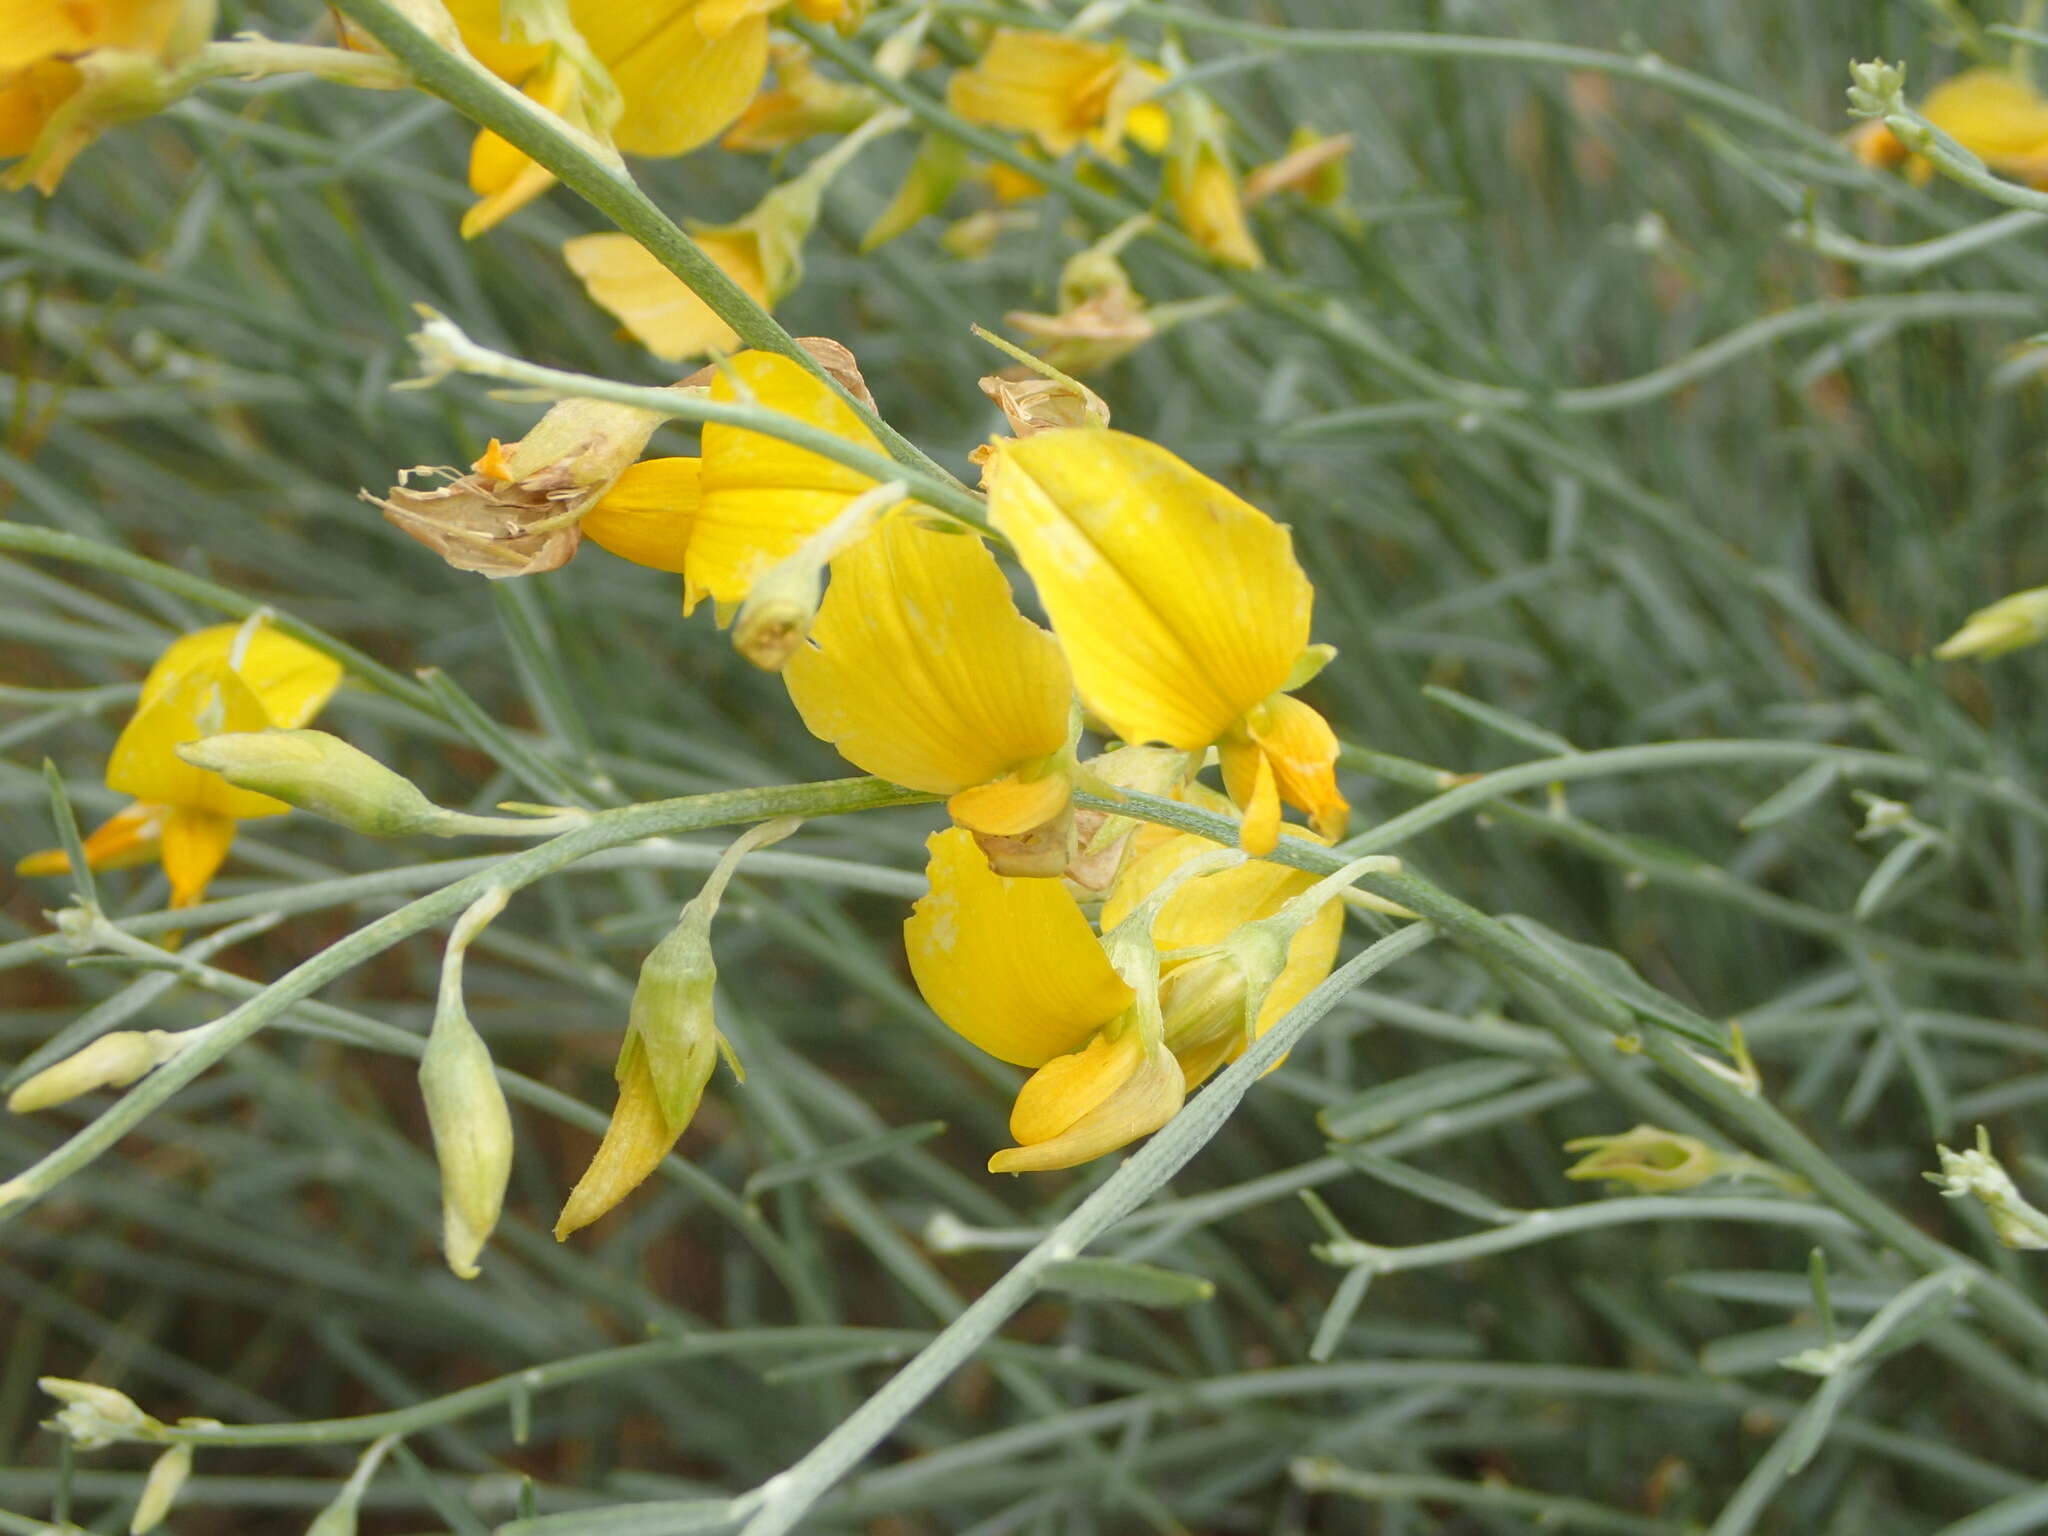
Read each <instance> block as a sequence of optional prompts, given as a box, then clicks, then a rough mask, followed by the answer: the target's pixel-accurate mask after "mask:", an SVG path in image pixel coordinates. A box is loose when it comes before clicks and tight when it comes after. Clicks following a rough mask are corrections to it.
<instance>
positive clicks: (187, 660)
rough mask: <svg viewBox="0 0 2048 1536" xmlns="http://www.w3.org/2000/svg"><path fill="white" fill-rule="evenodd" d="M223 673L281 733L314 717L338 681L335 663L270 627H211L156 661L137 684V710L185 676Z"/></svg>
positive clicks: (338, 669)
mask: <svg viewBox="0 0 2048 1536" xmlns="http://www.w3.org/2000/svg"><path fill="white" fill-rule="evenodd" d="M222 668H225V669H228V670H231V671H233V672H235V673H237V674H238V675H239V676H240V677H241V680H242V681H243V682H244V683H245V684H247V685H248V687H249V688H250V689H251V690H252V691H253V692H254V693H255V695H256V698H257V701H258V702H259V703H261V704H262V706H263V712H264V714H265V715H267V716H268V717H269V718H268V721H267V722H266V723H267V724H270V725H274V726H277V727H278V728H279V729H281V730H297V729H298V728H299V727H300V726H302V725H304V724H305V723H306V722H307V721H309V720H311V719H312V718H313V717H314V716H315V715H317V714H319V713H320V711H321V709H322V708H323V707H324V706H325V705H326V703H327V701H328V700H329V699H330V698H332V697H333V696H334V690H335V689H336V688H338V687H340V686H341V678H342V668H341V663H340V662H338V661H336V660H334V658H333V657H331V656H326V655H323V654H322V653H321V652H319V651H316V650H314V649H313V647H311V646H310V645H307V644H306V643H305V642H304V641H303V640H294V639H293V638H292V637H291V636H290V635H287V634H285V633H283V632H282V631H281V630H279V629H276V628H275V627H273V626H271V625H269V624H264V623H260V622H255V621H245V622H243V623H241V624H214V625H210V626H208V627H207V628H205V629H195V630H193V631H192V632H191V633H190V634H188V635H183V636H180V637H179V638H178V639H177V640H175V641H173V642H172V643H171V644H170V646H169V647H167V648H166V649H165V651H164V653H163V654H162V655H161V656H159V657H157V659H156V664H155V665H154V666H152V667H151V668H150V669H149V676H147V677H145V678H144V679H143V680H142V698H141V700H140V702H139V703H138V705H137V709H138V711H139V710H142V709H147V708H148V707H149V706H150V705H151V704H154V703H155V702H156V701H157V700H158V699H159V698H161V697H162V696H163V695H164V694H165V693H166V692H167V691H168V690H169V689H170V688H171V687H172V686H174V685H175V684H176V683H178V682H179V681H181V680H182V679H183V678H184V677H185V676H186V675H188V674H190V673H194V672H200V671H206V670H210V669H222ZM257 729H261V727H257Z"/></svg>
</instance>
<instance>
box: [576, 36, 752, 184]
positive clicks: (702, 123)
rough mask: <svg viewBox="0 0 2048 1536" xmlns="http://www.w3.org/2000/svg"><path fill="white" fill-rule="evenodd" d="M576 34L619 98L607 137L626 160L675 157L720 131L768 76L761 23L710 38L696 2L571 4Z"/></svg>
mask: <svg viewBox="0 0 2048 1536" xmlns="http://www.w3.org/2000/svg"><path fill="white" fill-rule="evenodd" d="M570 11H571V14H572V15H574V17H575V19H576V27H577V30H578V31H580V32H581V33H582V34H583V36H584V37H585V38H586V39H587V40H588V41H589V43H590V46H591V48H592V49H593V50H594V51H595V52H596V54H597V56H598V57H599V58H600V59H602V60H603V61H604V64H605V67H606V68H608V69H609V70H610V71H611V76H612V81H613V83H614V84H616V85H617V86H618V88H619V94H620V95H621V96H622V97H623V98H624V99H625V111H624V112H623V113H622V114H621V115H620V117H619V120H618V121H617V122H616V123H615V124H613V125H612V139H613V142H615V143H616V144H617V145H618V146H619V148H620V149H621V150H623V151H624V152H625V153H627V154H629V155H680V154H684V153H687V152H688V151H690V150H693V149H695V148H696V147H697V146H698V145H700V144H702V143H705V142H706V141H707V140H709V139H711V138H713V137H714V136H716V135H717V134H719V133H721V132H723V131H724V130H725V128H726V127H727V126H728V125H730V124H731V122H732V120H733V119H734V118H736V117H738V116H739V115H740V112H741V110H742V109H743V108H745V106H746V104H747V103H748V102H750V101H752V100H753V99H754V93H755V92H756V91H758V90H759V89H760V88H761V81H762V80H763V78H765V76H766V75H767V73H768V22H767V18H765V17H763V16H758V15H757V16H751V17H745V18H742V19H740V20H738V21H736V22H735V23H734V24H733V25H732V26H731V27H730V28H729V29H728V30H726V31H724V32H723V33H721V34H720V35H719V36H717V37H713V36H710V35H709V34H708V33H707V32H706V31H705V29H704V28H703V27H701V26H699V25H698V20H697V14H696V13H697V11H698V6H697V4H696V0H656V3H644V0H643V3H638V4H621V3H620V0H572V3H571V5H570Z"/></svg>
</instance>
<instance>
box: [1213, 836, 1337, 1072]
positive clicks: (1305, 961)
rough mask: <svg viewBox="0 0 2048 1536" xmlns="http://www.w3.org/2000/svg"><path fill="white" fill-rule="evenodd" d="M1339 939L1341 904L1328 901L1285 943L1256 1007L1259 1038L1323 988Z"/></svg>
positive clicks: (1333, 900)
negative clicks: (1262, 999)
mask: <svg viewBox="0 0 2048 1536" xmlns="http://www.w3.org/2000/svg"><path fill="white" fill-rule="evenodd" d="M1268 867H1270V866H1268ZM1343 937H1344V903H1343V901H1342V900H1341V899H1340V898H1337V897H1332V898H1331V899H1330V900H1329V901H1327V902H1325V903H1324V904H1323V906H1322V908H1321V910H1319V911H1318V912H1317V913H1316V915H1315V916H1314V917H1312V918H1310V919H1309V920H1308V922H1307V923H1305V924H1304V925H1303V926H1302V927H1301V928H1300V929H1299V930H1297V931H1296V933H1295V935H1294V937H1293V938H1292V939H1291V940H1289V941H1288V945H1287V964H1286V965H1285V966H1283V967H1282V968H1281V971H1280V974H1279V976H1277V977H1276V978H1275V979H1274V981H1273V985H1272V987H1271V988H1270V989H1269V990H1268V991H1267V993H1266V1000H1265V1002H1264V1003H1262V1004H1261V1005H1260V1006H1259V1017H1258V1021H1257V1032H1258V1033H1259V1034H1262V1035H1263V1034H1264V1033H1265V1032H1266V1031H1267V1030H1269V1029H1271V1028H1272V1027H1273V1026H1274V1025H1275V1024H1276V1023H1278V1022H1279V1021H1280V1019H1281V1018H1282V1017H1284V1016H1285V1015H1286V1013H1287V1011H1288V1010H1289V1009H1290V1008H1292V1007H1293V1006H1294V1005H1295V1004H1296V1003H1298V1002H1300V1001H1301V1000H1302V999H1303V998H1304V997H1307V996H1308V995H1309V993H1311V992H1313V991H1314V990H1315V989H1316V988H1317V987H1319V986H1321V985H1322V984H1323V982H1324V981H1325V980H1326V979H1327V978H1328V977H1329V974H1330V969H1331V967H1332V966H1334V965H1335V964H1336V963H1337V946H1338V944H1339V943H1340V942H1341V941H1342V939H1343ZM1234 1054H1235V1053H1233V1055H1234Z"/></svg>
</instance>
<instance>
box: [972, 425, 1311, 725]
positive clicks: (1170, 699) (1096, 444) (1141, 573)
mask: <svg viewBox="0 0 2048 1536" xmlns="http://www.w3.org/2000/svg"><path fill="white" fill-rule="evenodd" d="M990 471H991V472H990V478H989V516H990V519H991V520H992V521H993V522H994V523H995V525H996V527H997V528H998V529H999V530H1000V531H1001V532H1002V533H1003V534H1004V535H1005V536H1006V537H1007V538H1008V539H1009V540H1010V542H1011V543H1012V544H1013V545H1015V547H1016V549H1017V555H1018V558H1019V559H1020V560H1021V561H1022V562H1023V564H1024V568H1025V570H1027V571H1029V572H1030V573H1031V579H1032V581H1033V582H1034V583H1036V584H1037V587H1038V594H1039V597H1040V599H1041V601H1043V602H1044V604H1045V608H1046V612H1047V613H1048V614H1050V615H1051V617H1052V627H1053V632H1054V633H1055V634H1057V635H1058V636H1059V637H1060V640H1061V642H1062V643H1063V644H1064V645H1065V647H1066V651H1067V659H1068V662H1069V663H1070V664H1071V666H1072V667H1073V672H1074V681H1075V683H1076V684H1077V685H1078V687H1079V688H1080V691H1081V697H1082V698H1083V699H1084V700H1085V701H1086V702H1087V704H1088V707H1089V708H1090V709H1091V710H1092V711H1094V712H1095V713H1096V714H1097V715H1098V716H1100V717H1101V718H1102V719H1103V720H1104V721H1105V722H1107V723H1108V725H1109V727H1110V728H1111V729H1112V730H1114V731H1115V732H1116V733H1117V734H1118V735H1120V736H1122V737H1123V738H1124V739H1125V740H1126V741H1130V742H1163V743H1165V744H1166V745H1168V746H1173V747H1179V748H1181V749H1182V750H1184V751H1190V752H1193V751H1200V750H1201V749H1203V748H1205V747H1207V746H1209V745H1210V744H1211V743H1213V742H1215V741H1216V740H1217V739H1218V738H1219V737H1221V736H1222V735H1223V734H1224V732H1225V731H1227V730H1228V729H1229V728H1230V727H1231V726H1232V725H1233V724H1234V723H1235V722H1236V721H1237V720H1239V719H1240V718H1241V717H1242V716H1243V715H1244V713H1245V712H1246V711H1247V710H1249V709H1251V708H1252V707H1253V706H1254V705H1255V704H1258V703H1259V702H1260V701H1261V700H1263V699H1265V698H1266V697H1267V696H1268V695H1270V694H1272V693H1274V692H1275V691H1277V690H1278V689H1279V688H1280V687H1281V685H1282V684H1283V683H1285V682H1286V681H1287V676H1288V673H1289V671H1290V670H1291V669H1292V668H1293V666H1294V662H1295V658H1296V657H1298V656H1299V655H1300V654H1301V652H1302V649H1303V647H1305V646H1306V645H1307V644H1308V630H1309V616H1310V610H1311V607H1312V606H1313V603H1314V593H1313V591H1312V590H1311V589H1310V587H1309V583H1308V578H1307V577H1305V576H1304V575H1303V574H1302V572H1301V567H1300V566H1299V565H1298V564H1296V562H1295V559H1294V549H1293V542H1292V540H1291V539H1290V537H1289V536H1288V532H1287V529H1286V528H1285V527H1284V526H1282V525H1281V524H1279V523H1276V522H1274V521H1273V520H1272V519H1271V518H1270V517H1268V516H1266V514H1265V513H1263V512H1261V511H1260V510H1259V509H1258V508H1257V507H1254V506H1252V505H1251V504H1250V503H1249V502H1247V501H1245V500H1243V499H1242V498H1241V497H1238V496H1236V495H1234V494H1232V493H1231V492H1230V491H1229V490H1227V489H1225V488H1224V487H1223V486H1221V485H1218V484H1217V483H1216V482H1215V481H1214V480H1211V479H1209V478H1208V477H1207V476H1206V475H1202V474H1199V473H1197V472H1196V471H1195V470H1194V469H1192V468H1190V467H1189V466H1188V465H1187V464H1184V463H1183V462H1181V460H1179V459H1177V458H1175V457H1174V456H1173V455H1172V454H1170V453H1168V452H1167V451H1166V450H1165V449H1163V448H1160V447H1157V446H1156V445H1154V444H1152V443H1148V442H1146V441H1145V440H1144V439H1142V438H1137V437H1132V436H1129V435H1128V434H1126V433H1122V432H1113V431H1106V430H1102V429H1098V428H1091V427H1072V428H1063V429H1060V430H1056V431H1051V432H1042V433H1039V434H1038V435H1037V436H1035V437H1029V438H1023V439H1018V440H1012V441H1005V442H1003V443H1000V444H999V445H998V447H997V452H996V455H995V459H994V461H993V463H992V464H991V466H990Z"/></svg>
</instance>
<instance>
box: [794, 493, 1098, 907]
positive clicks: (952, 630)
mask: <svg viewBox="0 0 2048 1536" xmlns="http://www.w3.org/2000/svg"><path fill="white" fill-rule="evenodd" d="M783 677H784V679H785V680H786V681H787V682H788V684H789V696H790V698H791V700H792V701H794V703H795V704H796V708H797V713H798V714H800V715H801V716H802V717H803V722H804V725H805V727H806V728H808V729H809V731H810V732H811V734H812V735H814V736H817V737H819V738H821V739H822V740H825V741H829V742H831V743H832V744H833V745H834V746H835V747H837V748H838V749H839V752H840V755H841V756H843V757H845V758H846V760H847V761H848V762H850V763H852V764H853V765H854V766H855V767H857V768H860V769H862V770H863V771H865V772H867V773H872V774H874V775H875V776H876V777H877V778H882V779H887V780H888V781H889V782H890V783H892V784H902V785H905V786H907V787H909V788H911V789H921V790H924V791H926V792H928V793H930V794H938V795H949V796H951V799H949V800H948V801H947V809H948V810H949V811H950V812H951V813H952V815H953V817H954V819H955V820H956V821H958V822H959V823H960V824H961V825H963V826H965V827H968V828H969V829H971V830H972V831H975V832H981V833H987V834H990V835H992V836H996V837H1018V836H1021V835H1023V834H1025V833H1028V832H1031V831H1032V830H1034V829H1036V828H1040V827H1043V826H1045V825H1046V824H1047V823H1051V822H1055V821H1057V820H1060V819H1061V818H1065V819H1066V820H1067V821H1068V822H1069V823H1070V822H1071V814H1070V811H1069V796H1070V795H1071V793H1072V788H1073V755H1072V752H1071V750H1070V742H1071V737H1072V721H1071V717H1072V713H1073V682H1072V680H1071V678H1070V677H1069V676H1068V673H1067V663H1066V658H1065V657H1064V656H1062V655H1061V654H1060V648H1059V642H1058V641H1056V640H1054V639H1053V637H1052V636H1051V635H1049V634H1047V633H1046V632H1045V631H1044V630H1042V629H1040V628H1039V627H1038V626H1037V625H1036V624H1033V623H1032V622H1031V621H1030V620H1029V619H1027V618H1025V617H1024V616H1023V615H1022V614H1021V613H1019V612H1018V611H1017V605H1016V604H1015V603H1014V602H1013V601H1012V600H1011V598H1010V588H1009V583H1008V582H1006V581H1005V580H1004V579H1003V573H1002V571H1001V569H1000V568H999V567H998V566H997V565H996V561H995V556H993V555H992V554H990V553H989V551H988V548H987V546H986V545H984V544H983V543H982V542H981V540H980V539H979V538H976V537H975V536H974V535H972V534H966V533H947V532H940V531H938V530H936V529H933V528H929V527H926V526H924V525H923V524H922V523H921V522H920V521H919V520H918V519H917V518H916V517H915V516H914V515H909V514H898V515H896V516H892V517H888V518H885V519H883V521H882V523H881V525H880V526H879V527H877V528H875V529H874V530H873V531H872V532H870V533H869V534H867V536H866V537H864V538H862V539H860V540H859V541H858V542H856V543H855V544H854V545H853V546H852V547H851V548H849V549H847V550H845V551H843V552H842V553H840V554H839V555H838V556H837V557H836V558H835V559H834V560H833V561H832V584H831V586H830V587H829V588H828V589H827V591H826V593H825V601H824V603H823V605H822V606H821V607H820V608H819V610H818V616H817V620H816V622H815V623H814V624H813V625H812V626H811V634H810V644H808V645H805V646H800V647H799V648H798V649H797V652H796V654H795V655H794V656H792V657H791V658H790V660H789V662H788V664H787V666H786V667H785V668H784V670H783ZM1065 866H1066V856H1065V849H1064V839H1062V847H1061V848H1060V850H1059V860H1058V869H1063V868H1065ZM1058 869H1053V870H1049V871H1048V873H1058Z"/></svg>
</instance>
